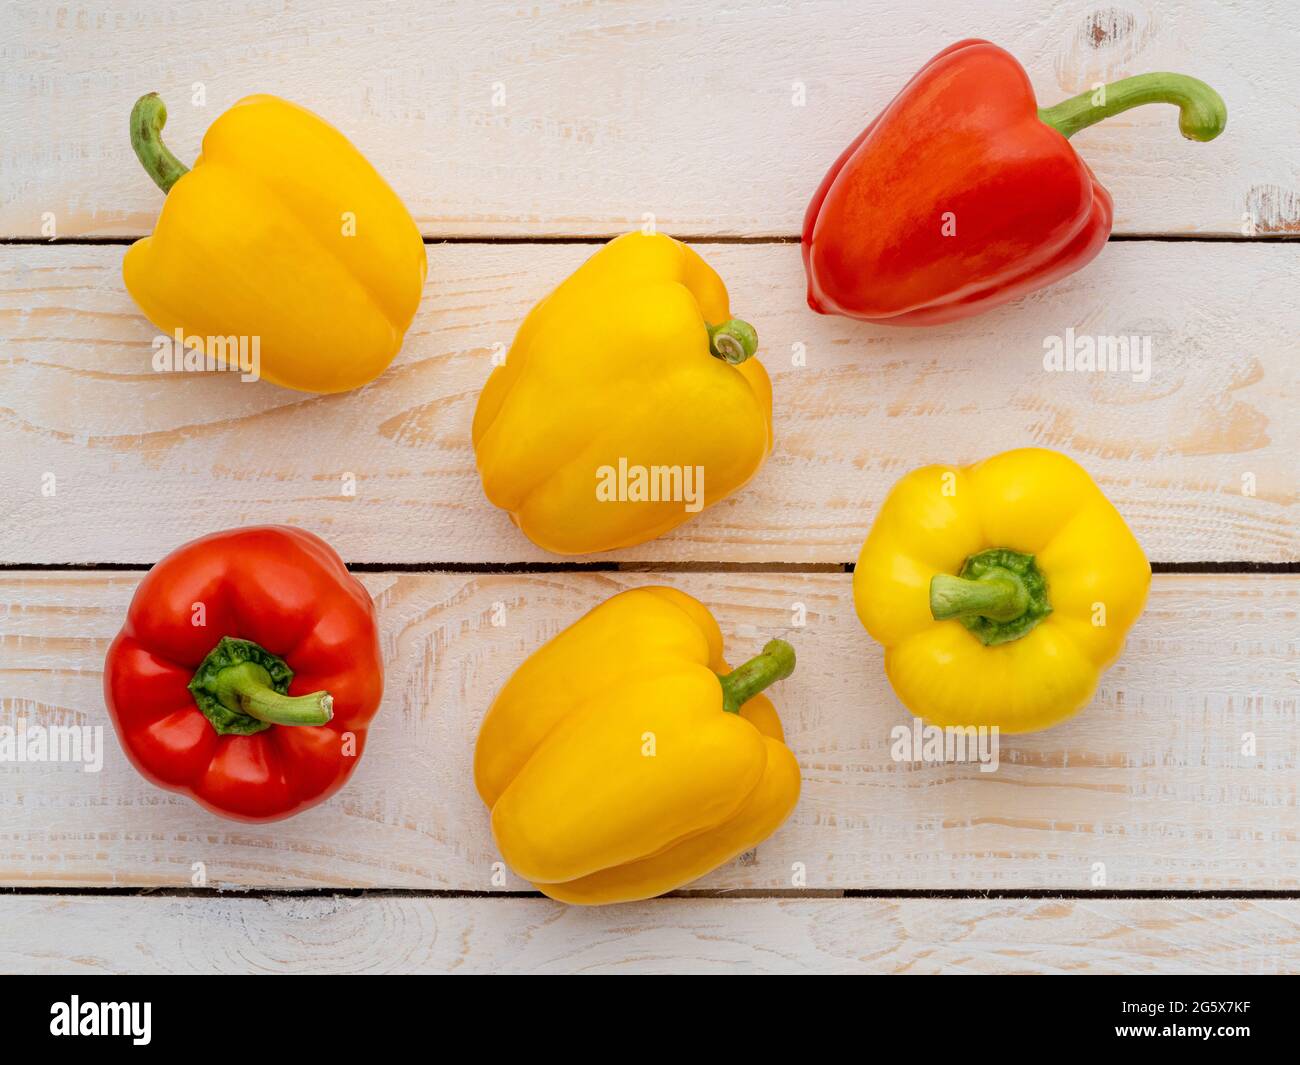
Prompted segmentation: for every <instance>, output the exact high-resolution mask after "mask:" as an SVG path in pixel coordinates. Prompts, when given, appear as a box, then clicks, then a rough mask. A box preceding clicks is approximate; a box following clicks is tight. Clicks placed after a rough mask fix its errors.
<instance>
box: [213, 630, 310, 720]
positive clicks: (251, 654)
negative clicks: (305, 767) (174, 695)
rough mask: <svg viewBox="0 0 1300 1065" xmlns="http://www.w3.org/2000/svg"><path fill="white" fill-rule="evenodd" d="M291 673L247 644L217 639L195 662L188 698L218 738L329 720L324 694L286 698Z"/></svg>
mask: <svg viewBox="0 0 1300 1065" xmlns="http://www.w3.org/2000/svg"><path fill="white" fill-rule="evenodd" d="M292 680H293V670H292V669H290V668H289V666H288V663H286V662H285V660H284V659H283V658H281V657H280V656H279V655H273V654H271V652H270V651H268V650H266V648H264V647H260V646H259V645H258V644H255V643H253V642H252V641H251V640H239V639H235V638H234V637H231V636H223V637H222V638H221V639H220V640H219V641H218V642H217V646H216V647H214V648H213V649H212V650H211V651H209V652H208V656H207V658H205V659H204V660H203V661H202V662H200V663H199V668H198V669H196V670H195V671H194V676H193V678H192V679H191V680H190V683H189V689H190V694H191V695H193V696H194V703H195V705H196V706H198V708H199V709H200V710H201V711H202V712H203V716H204V717H206V718H207V719H208V720H209V721H210V722H211V723H212V727H213V728H214V729H216V730H217V734H218V735H220V736H229V735H233V736H252V735H254V734H255V733H258V732H262V731H264V730H265V729H268V728H270V727H271V726H272V725H324V724H326V723H327V722H329V720H330V719H331V718H332V717H333V716H334V698H333V696H331V695H330V693H329V692H324V691H319V692H312V693H311V694H310V695H297V696H293V695H289V694H287V692H288V691H289V684H290V682H291V681H292Z"/></svg>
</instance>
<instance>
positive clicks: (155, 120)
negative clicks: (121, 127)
mask: <svg viewBox="0 0 1300 1065" xmlns="http://www.w3.org/2000/svg"><path fill="white" fill-rule="evenodd" d="M166 124H167V105H166V104H165V103H163V102H162V97H161V96H159V95H158V94H157V93H156V92H151V93H146V94H145V95H144V96H141V97H140V99H138V100H136V102H135V106H134V107H133V108H131V147H132V148H134V149H135V157H136V158H137V159H139V160H140V165H141V166H143V167H144V169H145V172H146V173H148V175H149V176H150V177H151V178H153V180H154V184H156V185H157V186H158V187H159V188H160V189H162V190H163V192H170V191H171V187H172V186H173V185H175V184H176V182H178V181H180V179H181V178H183V177H184V176H185V175H186V174H188V173H189V172H190V168H189V167H187V166H186V165H185V164H184V163H182V162H181V161H180V160H179V159H177V158H176V156H174V155H172V153H171V152H170V151H169V150H168V148H167V145H165V144H163V142H162V128H163V126H165V125H166Z"/></svg>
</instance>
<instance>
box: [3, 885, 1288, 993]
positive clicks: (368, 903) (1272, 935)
mask: <svg viewBox="0 0 1300 1065" xmlns="http://www.w3.org/2000/svg"><path fill="white" fill-rule="evenodd" d="M5 909H6V913H7V916H8V922H7V928H6V934H5V938H4V943H3V944H0V969H4V970H5V971H10V972H28V973H75V974H102V973H127V972H130V973H177V974H184V973H195V972H204V973H207V972H217V973H294V972H305V971H310V972H313V973H356V972H362V973H719V972H721V973H943V972H947V973H1034V974H1040V975H1047V974H1062V973H1070V974H1079V973H1146V974H1156V973H1159V974H1173V973H1206V974H1215V975H1221V974H1224V973H1242V972H1249V973H1287V972H1294V971H1295V970H1296V969H1297V967H1300V933H1298V932H1297V928H1298V927H1300V902H1298V901H1295V900H1286V901H1282V900H1269V901H1247V900H1230V899H1225V900H1213V899H1205V900H1201V899H1196V900H1190V901H1187V900H1179V901H1175V900H1164V899H1126V900H1086V901H1078V900H1073V901H1072V900H1065V899H1043V900H1030V899H1007V900H985V899H980V900H971V899H960V900H959V899H820V900H775V899H727V900H719V899H661V900H658V901H655V902H651V903H643V904H640V905H628V906H615V907H609V908H605V909H599V910H583V909H577V908H565V907H563V906H561V905H559V904H558V903H554V902H551V901H549V900H543V899H437V898H384V897H378V898H376V897H370V898H292V897H290V898H282V897H281V898H268V899H252V898H248V899H241V898H238V897H222V898H210V899H208V898H193V897H190V898H111V897H110V898H59V897H57V896H53V897H41V896H25V897H19V898H12V899H8V900H6V902H5Z"/></svg>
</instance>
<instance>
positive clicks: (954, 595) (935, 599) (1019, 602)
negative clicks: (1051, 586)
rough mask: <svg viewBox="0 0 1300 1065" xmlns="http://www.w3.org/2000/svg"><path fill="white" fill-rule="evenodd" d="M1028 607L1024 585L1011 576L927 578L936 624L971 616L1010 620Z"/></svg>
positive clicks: (941, 575)
mask: <svg viewBox="0 0 1300 1065" xmlns="http://www.w3.org/2000/svg"><path fill="white" fill-rule="evenodd" d="M1004 572H1005V571H1004ZM1028 605H1029V593H1028V592H1026V591H1025V585H1024V582H1023V581H1021V580H1020V579H1018V578H1015V577H1014V576H1012V575H1010V574H1008V575H1007V577H984V578H981V579H980V580H974V581H972V580H967V579H966V578H965V577H954V576H952V575H951V574H948V573H938V574H935V576H934V577H932V578H931V579H930V614H931V616H933V618H934V620H935V621H947V620H948V619H949V618H971V617H984V618H991V619H993V620H994V621H1013V620H1015V619H1016V618H1018V617H1020V615H1021V614H1023V613H1024V612H1025V607H1026V606H1028Z"/></svg>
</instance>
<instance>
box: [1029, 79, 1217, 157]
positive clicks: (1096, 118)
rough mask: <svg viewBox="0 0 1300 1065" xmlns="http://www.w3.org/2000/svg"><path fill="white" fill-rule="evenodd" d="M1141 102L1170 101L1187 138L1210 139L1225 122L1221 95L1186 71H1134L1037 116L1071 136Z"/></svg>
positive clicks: (1180, 128) (1040, 112)
mask: <svg viewBox="0 0 1300 1065" xmlns="http://www.w3.org/2000/svg"><path fill="white" fill-rule="evenodd" d="M1143 104H1174V105H1175V106H1176V107H1177V108H1178V112H1179V114H1178V128H1179V130H1180V131H1181V132H1182V134H1183V136H1184V137H1186V138H1187V139H1188V140H1194V141H1212V140H1214V138H1215V137H1217V136H1218V135H1219V134H1220V133H1222V132H1223V129H1224V127H1225V126H1226V125H1227V124H1228V108H1227V105H1226V104H1225V103H1224V102H1223V97H1222V96H1220V95H1219V94H1218V93H1217V92H1215V91H1214V90H1213V89H1211V88H1210V87H1209V86H1208V85H1206V84H1205V82H1203V81H1201V80H1199V79H1198V78H1190V77H1188V76H1187V75H1186V74H1167V73H1155V74H1138V75H1137V76H1135V77H1132V78H1121V79H1120V80H1119V81H1115V82H1111V83H1110V84H1109V85H1102V86H1099V87H1098V88H1096V89H1092V90H1090V91H1088V92H1081V93H1079V95H1078V96H1072V97H1070V99H1068V100H1063V101H1062V102H1061V103H1059V104H1057V105H1056V106H1055V107H1041V108H1039V109H1038V117H1039V118H1040V119H1042V120H1043V121H1044V122H1046V123H1047V124H1048V125H1049V126H1051V127H1052V128H1053V129H1055V130H1058V131H1059V132H1060V133H1061V135H1062V136H1064V137H1073V136H1074V135H1075V134H1076V133H1078V132H1079V130H1081V129H1086V128H1087V127H1088V126H1091V125H1092V124H1093V123H1094V122H1100V121H1101V120H1102V119H1105V118H1110V117H1111V116H1112V115H1118V114H1120V113H1122V112H1124V111H1127V110H1129V108H1132V107H1141V106H1142V105H1143Z"/></svg>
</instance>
